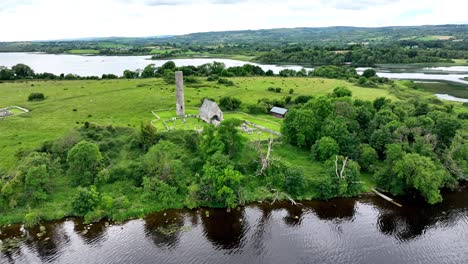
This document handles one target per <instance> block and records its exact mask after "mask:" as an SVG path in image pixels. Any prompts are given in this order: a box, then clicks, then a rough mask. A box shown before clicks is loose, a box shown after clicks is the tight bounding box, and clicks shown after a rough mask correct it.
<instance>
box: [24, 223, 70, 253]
mask: <svg viewBox="0 0 468 264" xmlns="http://www.w3.org/2000/svg"><path fill="white" fill-rule="evenodd" d="M63 225H64V222H61V221H60V222H49V223H46V224H44V227H45V228H46V229H45V230H46V231H45V232H44V233H40V229H39V227H38V226H36V227H34V228H32V229H30V233H29V235H30V236H29V238H28V239H27V240H26V241H25V245H26V246H28V247H29V248H30V249H31V251H33V252H35V253H37V255H38V257H39V258H40V259H41V261H43V262H49V261H50V260H51V259H53V258H55V257H56V256H57V255H58V254H59V252H60V249H61V248H63V247H64V246H65V245H66V244H68V243H70V237H69V236H68V234H67V232H65V230H64V226H63ZM38 234H40V235H39V236H38Z"/></svg>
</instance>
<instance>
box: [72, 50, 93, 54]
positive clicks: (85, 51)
mask: <svg viewBox="0 0 468 264" xmlns="http://www.w3.org/2000/svg"><path fill="white" fill-rule="evenodd" d="M66 53H69V54H99V50H95V49H79V50H78V49H76V50H69V51H67V52H66Z"/></svg>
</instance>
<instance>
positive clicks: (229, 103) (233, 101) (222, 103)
mask: <svg viewBox="0 0 468 264" xmlns="http://www.w3.org/2000/svg"><path fill="white" fill-rule="evenodd" d="M241 104H242V101H241V100H240V99H239V98H235V97H231V96H224V97H221V99H219V107H221V109H223V110H225V111H234V110H237V109H238V108H239V107H240V106H241Z"/></svg>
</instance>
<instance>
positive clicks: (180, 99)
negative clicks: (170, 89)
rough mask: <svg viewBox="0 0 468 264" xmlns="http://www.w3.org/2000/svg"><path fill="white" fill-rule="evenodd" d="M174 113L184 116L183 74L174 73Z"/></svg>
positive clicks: (179, 72)
mask: <svg viewBox="0 0 468 264" xmlns="http://www.w3.org/2000/svg"><path fill="white" fill-rule="evenodd" d="M175 79H176V100H177V101H176V113H177V115H185V99H184V73H183V72H181V71H176V73H175Z"/></svg>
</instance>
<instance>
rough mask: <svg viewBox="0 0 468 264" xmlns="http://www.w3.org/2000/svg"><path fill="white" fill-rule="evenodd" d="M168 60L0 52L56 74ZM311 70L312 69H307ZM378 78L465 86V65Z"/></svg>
mask: <svg viewBox="0 0 468 264" xmlns="http://www.w3.org/2000/svg"><path fill="white" fill-rule="evenodd" d="M167 61H168V60H150V56H81V55H63V54H61V55H55V54H43V53H0V66H6V67H11V66H13V65H16V64H18V63H24V64H27V65H29V66H31V68H33V69H34V70H35V71H36V72H50V73H54V74H56V75H59V74H61V73H64V74H67V73H73V74H78V75H81V76H101V75H102V74H109V73H112V74H116V75H118V76H120V75H122V74H123V71H124V70H136V69H143V68H144V67H145V66H147V65H148V64H151V63H153V64H155V65H156V66H161V65H163V64H164V63H166V62H167ZM172 61H174V62H175V63H176V65H177V66H187V65H194V66H199V65H202V64H205V63H212V62H213V61H218V62H223V63H224V64H225V65H226V66H227V67H233V66H242V65H244V64H246V63H250V62H245V61H238V60H230V59H213V58H210V59H173V60H172ZM250 64H254V65H257V66H260V67H262V69H263V70H265V71H267V70H272V71H273V72H274V73H279V72H280V71H281V70H283V69H293V70H300V69H302V67H301V66H277V65H266V64H256V63H250ZM306 69H307V70H312V68H306ZM365 69H366V68H358V69H357V71H358V73H362V72H363V71H364V70H365ZM377 71H378V75H379V76H380V77H387V78H390V79H407V80H432V81H434V80H436V81H437V80H438V81H447V82H451V83H457V84H461V85H466V86H468V81H466V80H464V79H463V78H464V77H468V66H453V67H432V68H430V67H425V68H424V67H411V66H408V65H399V66H393V67H379V68H377ZM436 96H438V97H439V98H441V99H444V100H452V101H460V102H464V101H465V100H467V99H468V91H467V95H466V96H465V97H463V98H459V97H454V96H453V95H450V94H448V95H446V94H436Z"/></svg>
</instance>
